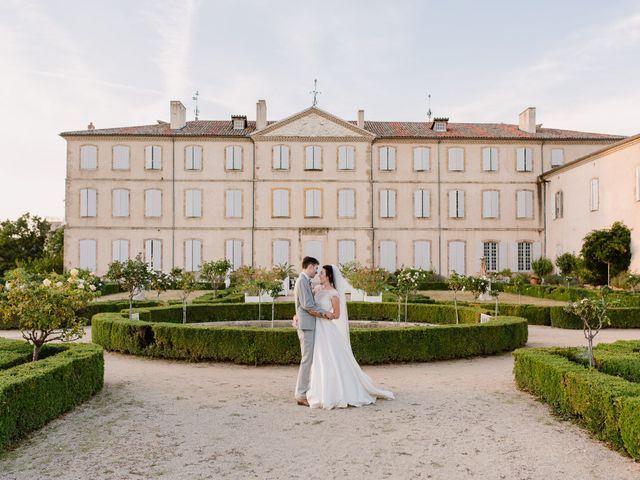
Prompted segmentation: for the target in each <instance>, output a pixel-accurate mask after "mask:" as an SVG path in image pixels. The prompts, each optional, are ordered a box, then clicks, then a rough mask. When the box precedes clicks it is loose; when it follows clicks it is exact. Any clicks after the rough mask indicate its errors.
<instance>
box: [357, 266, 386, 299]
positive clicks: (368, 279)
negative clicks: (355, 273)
mask: <svg viewBox="0 0 640 480" xmlns="http://www.w3.org/2000/svg"><path fill="white" fill-rule="evenodd" d="M359 273H360V275H362V280H363V290H364V292H365V294H364V301H365V302H370V303H382V290H384V287H385V285H386V284H387V280H389V273H388V272H387V271H386V270H384V269H382V268H368V267H365V268H363V269H362V270H360V272H359Z"/></svg>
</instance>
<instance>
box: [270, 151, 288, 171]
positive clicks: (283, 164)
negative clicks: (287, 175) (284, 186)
mask: <svg viewBox="0 0 640 480" xmlns="http://www.w3.org/2000/svg"><path fill="white" fill-rule="evenodd" d="M273 169H274V170H289V147H287V146H286V145H275V146H274V147H273Z"/></svg>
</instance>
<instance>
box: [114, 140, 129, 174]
mask: <svg viewBox="0 0 640 480" xmlns="http://www.w3.org/2000/svg"><path fill="white" fill-rule="evenodd" d="M113 169H114V170H129V147H126V146H124V145H116V146H115V147H113Z"/></svg>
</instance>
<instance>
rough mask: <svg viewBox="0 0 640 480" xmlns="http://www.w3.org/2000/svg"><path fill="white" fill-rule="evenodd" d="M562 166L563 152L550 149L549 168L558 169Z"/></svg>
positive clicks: (557, 149)
mask: <svg viewBox="0 0 640 480" xmlns="http://www.w3.org/2000/svg"><path fill="white" fill-rule="evenodd" d="M562 164H564V150H563V149H562V148H552V149H551V166H552V167H559V166H560V165H562Z"/></svg>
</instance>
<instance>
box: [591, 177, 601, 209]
mask: <svg viewBox="0 0 640 480" xmlns="http://www.w3.org/2000/svg"><path fill="white" fill-rule="evenodd" d="M599 189H600V181H599V180H598V179H597V178H592V179H591V211H592V212H595V211H596V210H598V209H599V208H600V192H599Z"/></svg>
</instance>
